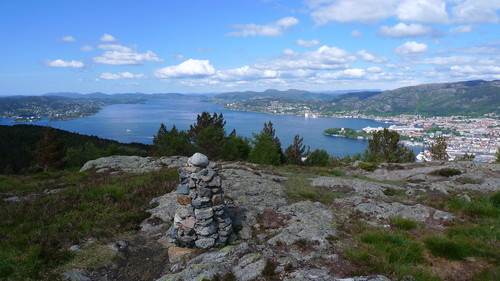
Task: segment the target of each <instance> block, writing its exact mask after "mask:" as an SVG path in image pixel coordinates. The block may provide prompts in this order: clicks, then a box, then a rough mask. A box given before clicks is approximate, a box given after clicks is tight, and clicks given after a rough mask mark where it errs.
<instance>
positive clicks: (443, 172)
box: [430, 168, 462, 177]
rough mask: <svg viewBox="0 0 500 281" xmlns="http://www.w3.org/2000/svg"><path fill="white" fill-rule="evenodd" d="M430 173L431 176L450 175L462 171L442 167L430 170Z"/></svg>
mask: <svg viewBox="0 0 500 281" xmlns="http://www.w3.org/2000/svg"><path fill="white" fill-rule="evenodd" d="M430 174H431V175H433V176H441V177H452V176H458V175H461V174H462V172H461V171H460V170H457V169H454V168H442V169H439V170H435V171H432V172H431V173H430Z"/></svg>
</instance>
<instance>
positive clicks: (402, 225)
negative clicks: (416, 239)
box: [389, 217, 418, 230]
mask: <svg viewBox="0 0 500 281" xmlns="http://www.w3.org/2000/svg"><path fill="white" fill-rule="evenodd" d="M389 222H390V223H391V224H392V225H393V226H395V227H397V228H399V229H401V230H411V229H414V228H416V227H417V226H418V224H417V222H416V221H414V220H410V219H405V218H402V217H390V218H389Z"/></svg>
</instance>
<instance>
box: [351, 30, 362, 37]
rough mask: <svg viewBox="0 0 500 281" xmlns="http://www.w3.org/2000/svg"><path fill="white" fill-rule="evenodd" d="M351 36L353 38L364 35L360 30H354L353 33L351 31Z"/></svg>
mask: <svg viewBox="0 0 500 281" xmlns="http://www.w3.org/2000/svg"><path fill="white" fill-rule="evenodd" d="M351 36H353V37H362V36H363V34H362V33H361V31H359V30H353V31H351Z"/></svg>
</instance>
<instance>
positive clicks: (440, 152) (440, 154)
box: [429, 136, 449, 161]
mask: <svg viewBox="0 0 500 281" xmlns="http://www.w3.org/2000/svg"><path fill="white" fill-rule="evenodd" d="M447 147H448V144H447V143H446V138H445V137H443V136H439V137H437V138H436V139H435V140H434V143H433V144H432V145H431V147H430V148H429V151H430V152H431V153H432V160H437V161H447V160H448V158H449V156H448V153H446V148H447Z"/></svg>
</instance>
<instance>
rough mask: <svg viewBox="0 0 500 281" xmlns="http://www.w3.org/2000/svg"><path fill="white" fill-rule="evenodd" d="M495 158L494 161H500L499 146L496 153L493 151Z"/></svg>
mask: <svg viewBox="0 0 500 281" xmlns="http://www.w3.org/2000/svg"><path fill="white" fill-rule="evenodd" d="M495 156H496V157H497V160H496V161H495V162H497V163H500V147H499V148H498V149H497V153H495Z"/></svg>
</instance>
